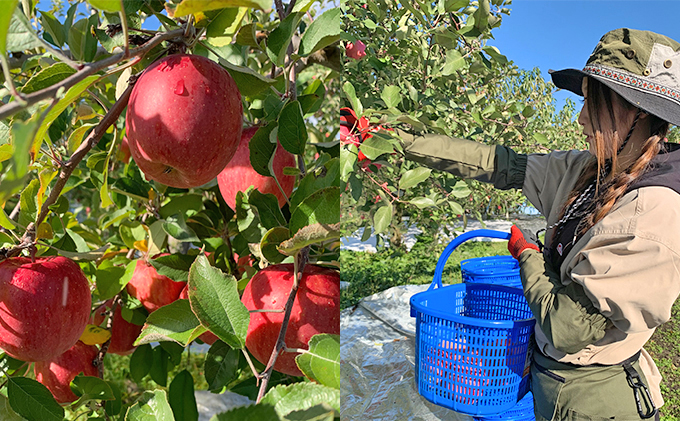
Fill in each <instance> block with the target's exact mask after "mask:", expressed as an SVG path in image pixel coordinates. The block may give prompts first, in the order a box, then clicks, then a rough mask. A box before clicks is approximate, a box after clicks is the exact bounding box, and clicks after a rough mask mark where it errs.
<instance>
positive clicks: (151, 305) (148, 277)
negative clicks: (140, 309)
mask: <svg viewBox="0 0 680 421" xmlns="http://www.w3.org/2000/svg"><path fill="white" fill-rule="evenodd" d="M160 256H167V253H166V254H161V255H160ZM160 256H159V257H160ZM186 284H187V283H186V282H175V281H173V280H172V279H170V278H168V277H167V276H163V275H159V274H158V272H157V271H156V268H154V267H153V266H151V264H150V263H147V262H145V261H144V260H143V259H139V260H137V266H136V267H135V271H134V273H133V274H132V278H131V279H130V282H129V283H128V284H127V287H126V288H127V292H128V294H130V295H132V296H133V297H135V298H137V299H138V300H139V301H141V302H142V305H143V306H144V308H145V309H147V311H148V312H149V313H151V312H154V311H156V310H158V309H159V308H161V307H163V306H165V305H168V304H170V303H172V302H174V301H175V300H177V299H178V298H179V294H180V293H181V292H182V289H183V288H184V286H185V285H186Z"/></svg>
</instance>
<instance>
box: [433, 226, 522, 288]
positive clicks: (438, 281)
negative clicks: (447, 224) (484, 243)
mask: <svg viewBox="0 0 680 421" xmlns="http://www.w3.org/2000/svg"><path fill="white" fill-rule="evenodd" d="M476 237H489V238H500V239H503V240H507V239H509V238H510V233H509V232H505V231H496V230H488V229H481V230H473V231H468V232H465V233H463V234H461V235H459V236H458V237H456V238H454V239H453V240H452V241H451V242H450V243H449V245H448V246H446V248H445V249H444V252H443V253H442V255H441V256H440V257H439V260H438V261H437V267H436V268H435V270H434V279H432V284H431V285H430V287H429V288H428V289H427V290H428V291H429V290H431V289H433V288H434V286H435V285H437V288H441V287H442V274H443V272H444V266H445V265H446V261H447V260H449V256H451V253H453V251H454V250H455V249H456V247H458V246H459V245H461V244H463V243H464V242H466V241H467V240H469V239H471V238H476Z"/></svg>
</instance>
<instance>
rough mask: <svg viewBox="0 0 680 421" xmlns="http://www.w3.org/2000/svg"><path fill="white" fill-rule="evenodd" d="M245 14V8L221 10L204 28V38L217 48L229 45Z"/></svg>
mask: <svg viewBox="0 0 680 421" xmlns="http://www.w3.org/2000/svg"><path fill="white" fill-rule="evenodd" d="M246 13H248V9H247V8H246V7H229V8H226V9H223V10H221V11H220V12H219V13H218V15H217V16H215V17H214V18H213V19H212V21H211V22H210V23H209V24H208V26H207V27H206V36H207V37H208V38H209V39H210V42H211V43H212V44H213V45H216V46H218V47H220V46H224V45H228V44H230V43H231V41H232V40H233V38H234V34H236V32H237V31H238V30H239V28H240V27H241V22H242V21H243V18H244V17H245V15H246Z"/></svg>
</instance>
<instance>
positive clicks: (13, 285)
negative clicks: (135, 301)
mask: <svg viewBox="0 0 680 421" xmlns="http://www.w3.org/2000/svg"><path fill="white" fill-rule="evenodd" d="M91 305H92V298H91V296H90V284H89V282H88V281H87V278H85V275H84V274H83V271H82V270H80V266H78V264H76V263H75V262H74V261H72V260H70V259H67V258H65V257H61V256H57V257H45V258H37V259H36V261H35V263H31V259H28V258H25V257H13V258H9V259H6V260H4V261H2V262H0V348H1V349H3V350H4V351H5V352H7V354H9V355H10V356H12V357H14V358H17V359H19V360H22V361H48V360H51V359H53V358H55V357H57V356H59V355H61V354H63V353H64V352H66V350H68V349H69V348H71V347H72V346H73V345H74V344H75V343H76V342H77V341H78V339H79V338H80V335H82V333H83V331H84V330H85V326H86V325H87V320H88V318H89V317H90V307H91Z"/></svg>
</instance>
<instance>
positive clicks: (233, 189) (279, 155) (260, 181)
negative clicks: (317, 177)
mask: <svg viewBox="0 0 680 421" xmlns="http://www.w3.org/2000/svg"><path fill="white" fill-rule="evenodd" d="M255 132H257V127H250V128H248V129H245V130H244V131H243V134H242V135H241V143H240V144H239V146H238V149H237V150H236V154H235V155H234V157H233V158H232V160H231V161H230V162H229V164H227V166H226V167H225V168H224V169H223V170H222V172H221V173H220V174H219V175H218V176H217V184H218V185H219V186H220V193H222V197H223V198H224V201H225V202H227V205H229V207H230V208H232V209H236V193H238V192H239V191H246V190H247V189H248V187H250V186H255V188H256V189H257V190H259V192H260V193H262V194H267V193H271V194H273V195H274V196H276V198H277V199H278V201H279V207H281V206H283V204H284V203H286V198H287V197H290V194H291V193H292V192H293V187H294V186H295V177H294V176H292V175H283V169H284V168H285V167H295V164H296V163H295V155H293V154H292V153H290V152H288V151H286V150H285V149H283V146H281V144H280V143H277V145H276V151H275V152H274V162H273V167H274V174H275V175H276V179H277V180H279V183H281V188H282V189H283V191H284V192H285V193H286V197H284V196H283V193H282V192H281V189H279V187H278V186H277V185H276V180H274V178H273V177H266V176H264V175H261V174H259V173H258V172H257V171H255V170H254V169H253V167H252V166H251V164H250V147H249V145H250V139H252V138H253V135H255Z"/></svg>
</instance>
